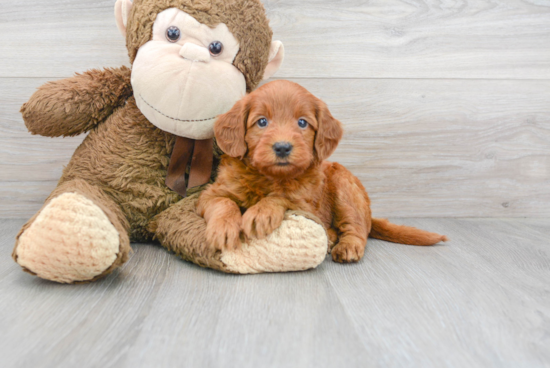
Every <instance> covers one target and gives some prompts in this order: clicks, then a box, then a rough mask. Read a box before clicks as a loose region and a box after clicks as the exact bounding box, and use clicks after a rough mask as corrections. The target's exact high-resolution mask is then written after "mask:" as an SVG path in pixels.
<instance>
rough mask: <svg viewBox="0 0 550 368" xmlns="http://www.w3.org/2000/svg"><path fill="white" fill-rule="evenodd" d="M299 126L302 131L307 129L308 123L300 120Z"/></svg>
mask: <svg viewBox="0 0 550 368" xmlns="http://www.w3.org/2000/svg"><path fill="white" fill-rule="evenodd" d="M298 126H299V127H300V128H302V129H305V128H307V126H308V123H307V121H305V120H304V119H300V120H298Z"/></svg>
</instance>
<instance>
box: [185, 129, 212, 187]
mask: <svg viewBox="0 0 550 368" xmlns="http://www.w3.org/2000/svg"><path fill="white" fill-rule="evenodd" d="M213 163H214V139H213V138H212V139H204V140H197V141H195V150H194V151H193V159H192V161H191V170H190V171H189V184H188V186H187V187H188V188H193V187H198V186H199V185H203V184H206V183H208V182H209V181H210V176H211V175H212V165H213Z"/></svg>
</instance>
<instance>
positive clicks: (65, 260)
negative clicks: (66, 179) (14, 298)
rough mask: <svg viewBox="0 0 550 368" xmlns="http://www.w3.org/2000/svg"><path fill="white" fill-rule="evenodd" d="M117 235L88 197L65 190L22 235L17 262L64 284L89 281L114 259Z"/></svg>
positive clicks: (117, 244)
mask: <svg viewBox="0 0 550 368" xmlns="http://www.w3.org/2000/svg"><path fill="white" fill-rule="evenodd" d="M118 251H119V234H118V232H117V231H116V229H115V227H114V226H113V224H111V222H110V221H109V219H108V218H107V216H106V215H105V213H104V212H103V211H102V210H101V209H100V208H99V207H98V206H96V205H95V204H94V203H93V202H92V201H91V200H89V199H87V198H86V197H84V196H82V195H80V194H76V193H64V194H62V195H60V196H59V197H56V198H54V199H52V201H51V202H50V203H49V204H48V205H47V206H46V207H45V208H44V209H42V211H41V212H40V214H39V215H38V217H37V218H36V220H35V221H34V222H33V223H32V224H31V226H30V227H29V228H28V229H27V230H26V231H25V232H24V233H23V234H22V235H21V237H20V238H19V243H18V245H17V251H16V252H17V263H19V264H20V265H21V266H23V267H25V268H26V269H28V270H30V271H32V272H34V273H35V274H36V275H37V276H39V277H41V278H44V279H48V280H52V281H57V282H64V283H71V282H74V281H86V280H91V279H93V278H94V277H96V276H98V275H101V274H102V273H103V272H104V271H105V270H107V269H108V268H109V267H110V266H111V265H112V264H113V262H114V261H115V260H116V257H117V253H118Z"/></svg>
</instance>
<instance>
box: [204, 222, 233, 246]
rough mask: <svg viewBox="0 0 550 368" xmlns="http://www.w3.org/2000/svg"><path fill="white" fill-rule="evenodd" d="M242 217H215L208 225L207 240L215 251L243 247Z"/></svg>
mask: <svg viewBox="0 0 550 368" xmlns="http://www.w3.org/2000/svg"><path fill="white" fill-rule="evenodd" d="M240 235H241V217H240V216H234V217H225V218H224V217H215V218H212V219H210V221H208V224H207V225H206V240H207V241H208V243H209V244H210V246H211V247H213V248H214V249H215V250H236V249H239V248H240V247H241V238H240Z"/></svg>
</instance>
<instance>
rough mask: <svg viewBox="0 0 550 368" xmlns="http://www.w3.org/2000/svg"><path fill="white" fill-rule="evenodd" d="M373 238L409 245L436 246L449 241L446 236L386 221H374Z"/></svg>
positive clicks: (371, 233)
mask: <svg viewBox="0 0 550 368" xmlns="http://www.w3.org/2000/svg"><path fill="white" fill-rule="evenodd" d="M369 236H370V237H371V238H376V239H381V240H386V241H390V242H393V243H400V244H408V245H434V244H437V243H439V242H441V241H444V242H445V241H448V240H449V239H448V238H447V237H446V236H445V235H439V234H436V233H430V232H428V231H425V230H420V229H417V228H415V227H410V226H403V225H396V224H392V223H391V222H389V221H388V220H386V219H376V218H373V219H372V229H371V232H370V235H369Z"/></svg>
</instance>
